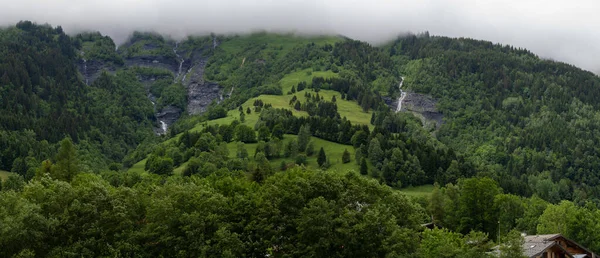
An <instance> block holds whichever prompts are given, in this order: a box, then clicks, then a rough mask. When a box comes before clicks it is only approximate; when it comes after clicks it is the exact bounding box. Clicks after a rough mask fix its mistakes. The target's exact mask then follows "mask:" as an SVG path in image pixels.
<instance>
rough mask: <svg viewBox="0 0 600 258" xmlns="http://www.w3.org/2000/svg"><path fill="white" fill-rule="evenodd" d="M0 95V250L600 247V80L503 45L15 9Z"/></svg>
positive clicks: (453, 253) (248, 253)
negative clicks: (108, 28)
mask: <svg viewBox="0 0 600 258" xmlns="http://www.w3.org/2000/svg"><path fill="white" fill-rule="evenodd" d="M0 93H1V94H0V111H1V112H0V121H1V123H0V256H1V257H46V256H49V257H64V256H93V257H109V256H110V257H129V256H143V257H169V256H173V255H175V254H176V255H177V256H182V257H188V256H201V257H258V256H261V257H266V256H269V257H316V256H324V257H437V256H439V254H440V250H446V251H447V252H448V254H449V257H462V256H460V255H459V254H472V255H471V256H468V257H491V255H492V253H493V252H494V250H496V249H495V247H496V246H500V247H499V248H508V247H515V246H520V245H521V244H519V243H521V242H519V241H522V240H523V239H524V238H523V237H522V236H521V233H525V234H529V235H544V234H559V233H560V234H562V236H563V237H565V238H569V239H573V241H577V242H578V243H581V244H582V245H585V246H586V247H589V249H590V250H593V251H600V235H599V234H597V232H598V231H599V230H600V228H598V225H600V220H599V218H600V209H599V208H598V207H600V194H599V193H600V179H599V178H600V176H599V175H598V173H597V170H598V164H600V147H599V146H600V119H598V118H599V117H600V103H598V102H597V99H599V98H600V77H598V76H597V75H594V74H592V73H589V72H586V71H584V70H581V69H579V68H577V67H575V66H572V65H569V64H565V63H560V62H554V61H551V60H545V59H541V58H539V57H538V56H536V55H535V54H533V53H531V52H529V51H528V50H525V49H522V48H517V47H512V46H506V45H501V44H494V43H491V42H488V41H481V40H474V39H468V38H448V37H443V36H431V35H429V34H428V33H424V34H418V35H412V34H407V35H403V36H400V37H397V38H395V39H393V40H390V41H389V42H387V43H383V44H381V45H376V46H375V45H371V44H369V43H366V42H362V41H358V40H353V39H350V38H347V37H343V36H306V35H304V36H300V35H294V34H277V33H267V32H256V33H251V34H247V35H216V34H210V35H208V34H206V35H190V36H188V37H185V38H178V39H173V38H170V37H169V36H166V35H160V34H157V33H150V32H134V33H133V34H132V35H130V37H129V38H128V39H127V40H125V41H124V42H123V43H122V44H119V45H118V46H117V45H116V44H115V42H114V41H113V39H111V38H110V37H108V36H104V35H102V34H100V33H98V32H83V33H80V34H75V35H67V34H65V33H64V31H63V30H62V28H61V27H52V26H50V25H38V24H35V23H32V22H27V21H23V22H19V23H17V24H16V25H14V26H9V27H7V28H1V29H0ZM423 225H430V226H431V225H435V226H437V227H439V228H433V229H430V228H424V227H423ZM497 235H500V236H501V237H496V236H497ZM415 239H417V240H415ZM366 243H368V244H366ZM515 243H517V244H515ZM498 250H499V249H498ZM513 252H514V255H515V256H510V257H520V255H521V254H522V253H523V250H521V249H518V248H515V250H513Z"/></svg>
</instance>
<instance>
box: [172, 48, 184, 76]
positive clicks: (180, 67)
mask: <svg viewBox="0 0 600 258" xmlns="http://www.w3.org/2000/svg"><path fill="white" fill-rule="evenodd" d="M178 47H179V42H175V47H174V48H173V53H175V56H176V57H177V59H179V71H178V72H177V77H175V82H177V79H179V76H181V69H182V68H183V62H185V60H184V59H183V58H182V57H181V56H180V55H179V54H177V48H178Z"/></svg>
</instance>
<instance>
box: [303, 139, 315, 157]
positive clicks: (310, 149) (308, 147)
mask: <svg viewBox="0 0 600 258" xmlns="http://www.w3.org/2000/svg"><path fill="white" fill-rule="evenodd" d="M304 153H305V154H306V156H309V157H312V156H313V155H314V154H315V144H314V142H313V141H310V142H308V145H306V150H304Z"/></svg>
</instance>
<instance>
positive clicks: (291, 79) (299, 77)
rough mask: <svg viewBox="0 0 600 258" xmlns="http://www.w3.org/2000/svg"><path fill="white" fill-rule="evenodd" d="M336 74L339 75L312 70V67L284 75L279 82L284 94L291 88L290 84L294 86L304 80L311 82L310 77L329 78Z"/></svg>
mask: <svg viewBox="0 0 600 258" xmlns="http://www.w3.org/2000/svg"><path fill="white" fill-rule="evenodd" d="M338 76H339V75H338V74H337V73H334V72H332V71H313V70H312V69H305V70H301V71H297V72H293V73H290V74H288V75H286V76H285V77H283V78H282V79H281V80H279V83H280V84H281V89H282V91H283V93H284V94H285V93H286V92H288V91H290V90H291V89H292V86H296V85H298V83H300V82H306V83H308V84H310V83H311V82H312V79H313V78H315V77H316V78H319V77H321V78H325V79H329V78H334V77H338Z"/></svg>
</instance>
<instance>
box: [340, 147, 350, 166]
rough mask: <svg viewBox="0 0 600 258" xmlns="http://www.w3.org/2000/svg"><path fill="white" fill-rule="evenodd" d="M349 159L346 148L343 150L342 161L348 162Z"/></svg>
mask: <svg viewBox="0 0 600 258" xmlns="http://www.w3.org/2000/svg"><path fill="white" fill-rule="evenodd" d="M350 161H351V160H350V152H348V149H345V150H344V154H342V163H344V164H346V163H349V162H350Z"/></svg>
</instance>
